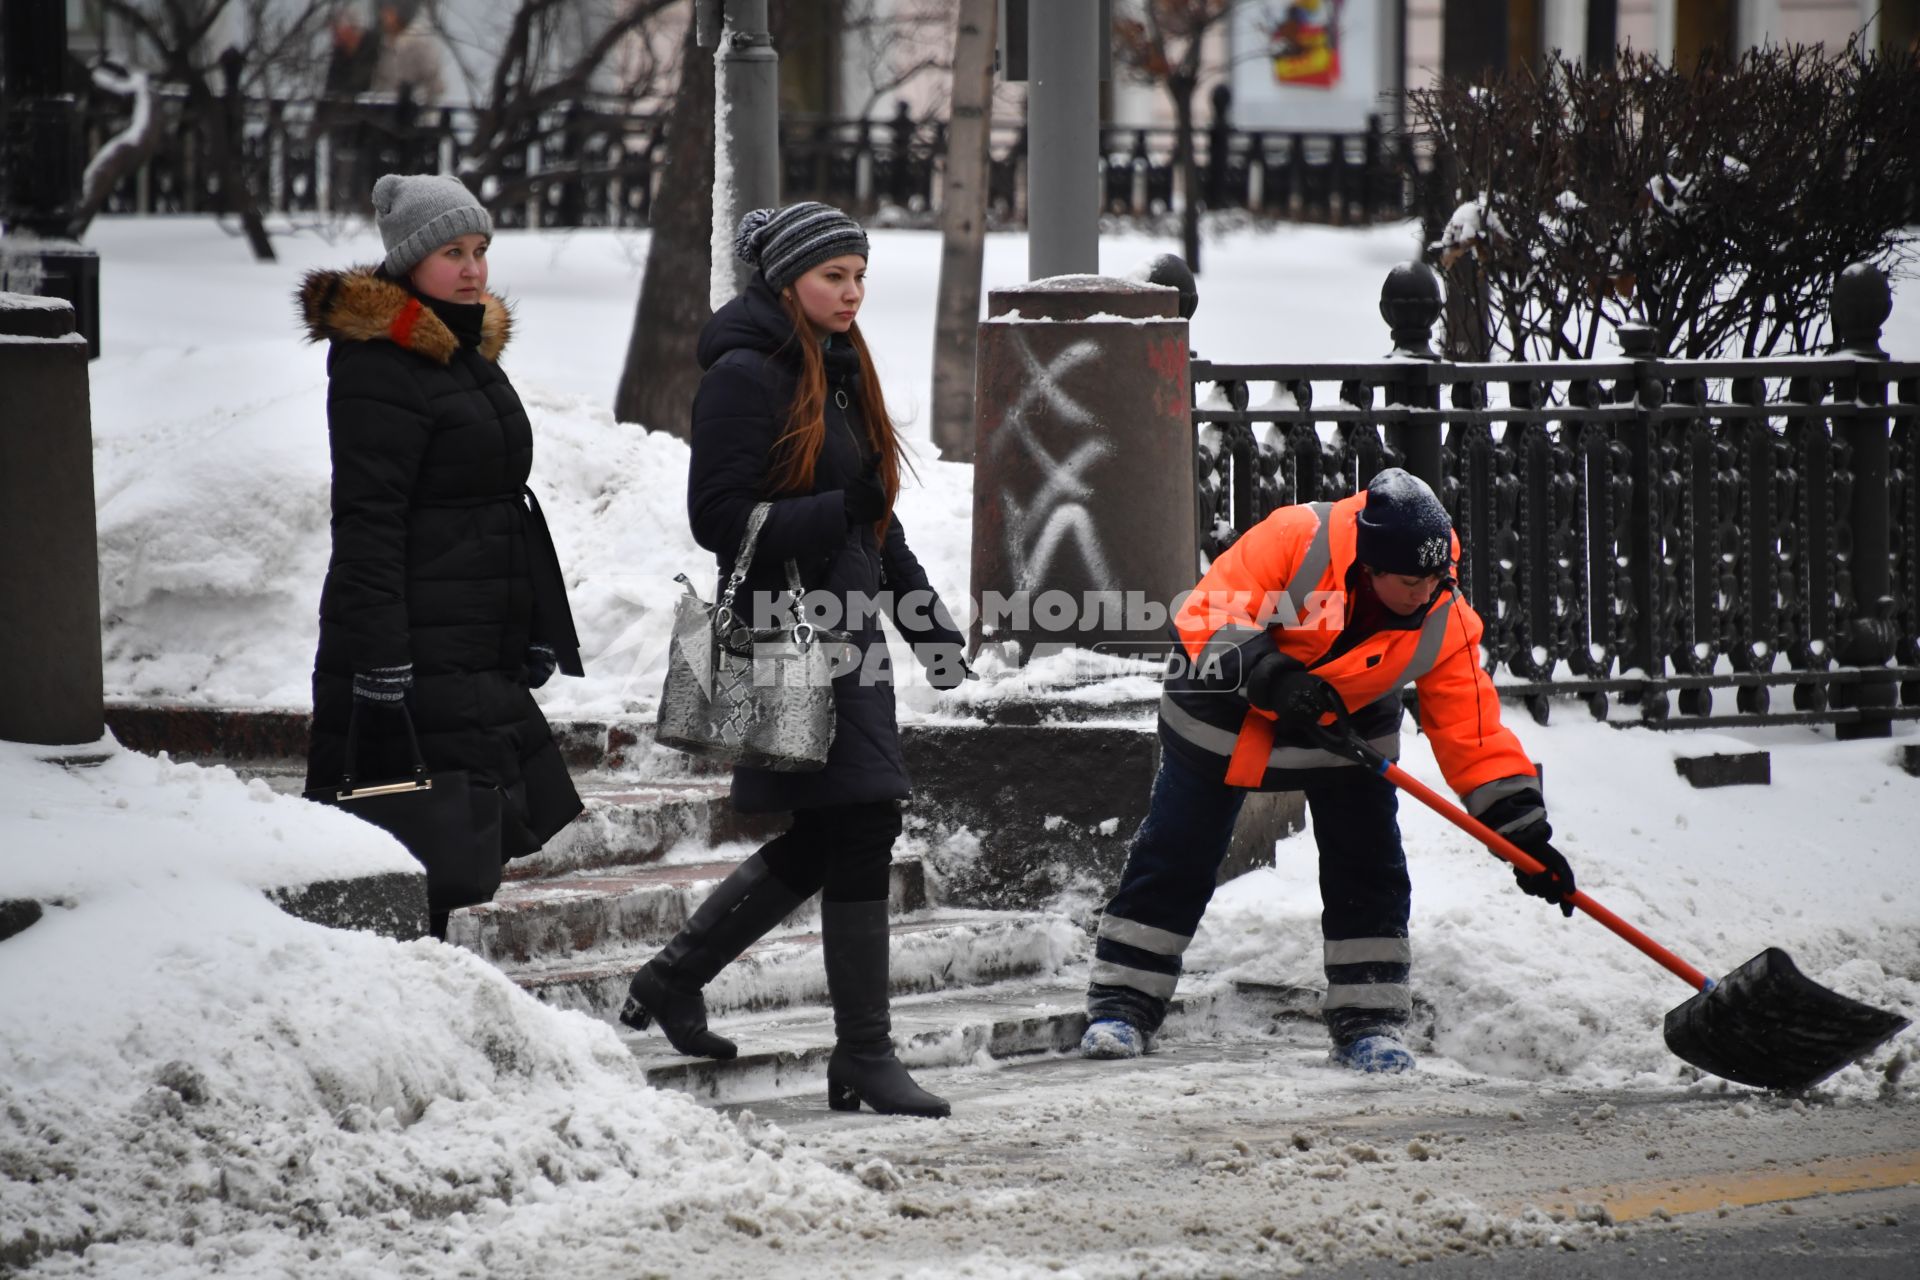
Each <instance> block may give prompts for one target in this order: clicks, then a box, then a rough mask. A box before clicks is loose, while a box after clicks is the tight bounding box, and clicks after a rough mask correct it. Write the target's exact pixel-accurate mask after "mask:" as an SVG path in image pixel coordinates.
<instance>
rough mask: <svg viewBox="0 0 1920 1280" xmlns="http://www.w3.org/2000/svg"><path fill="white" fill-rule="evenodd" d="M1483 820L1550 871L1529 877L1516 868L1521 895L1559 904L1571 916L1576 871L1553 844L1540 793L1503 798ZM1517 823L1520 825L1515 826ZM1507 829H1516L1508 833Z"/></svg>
mask: <svg viewBox="0 0 1920 1280" xmlns="http://www.w3.org/2000/svg"><path fill="white" fill-rule="evenodd" d="M1480 821H1482V822H1484V823H1486V824H1487V825H1488V826H1490V827H1492V828H1493V829H1494V830H1495V831H1498V832H1500V834H1501V835H1504V836H1505V837H1506V838H1507V839H1509V840H1511V841H1513V843H1514V844H1516V845H1518V846H1519V847H1520V850H1521V852H1523V853H1527V854H1530V855H1532V857H1533V859H1534V861H1536V862H1538V863H1539V864H1540V865H1541V866H1542V867H1544V868H1546V869H1545V870H1544V871H1535V872H1533V873H1531V874H1529V873H1528V872H1525V871H1522V870H1521V869H1520V868H1518V867H1515V868H1514V869H1513V880H1514V883H1515V884H1517V885H1519V886H1520V892H1522V893H1525V894H1528V895H1531V896H1532V897H1535V898H1544V899H1546V900H1547V901H1548V902H1551V903H1556V904H1558V905H1559V907H1560V914H1561V915H1565V916H1571V915H1572V914H1573V904H1572V903H1571V902H1569V901H1567V899H1568V898H1569V897H1570V896H1571V895H1572V894H1573V892H1574V890H1575V889H1576V888H1577V887H1578V886H1576V885H1575V884H1574V881H1573V868H1572V867H1570V866H1568V865H1567V859H1566V855H1565V854H1563V853H1561V852H1560V851H1559V850H1558V849H1556V848H1554V847H1553V845H1552V843H1551V841H1552V839H1553V824H1552V823H1550V822H1548V821H1547V811H1546V804H1545V801H1543V800H1542V799H1541V798H1540V793H1539V792H1538V791H1534V790H1531V789H1529V790H1526V791H1520V792H1516V793H1515V794H1513V795H1510V796H1501V797H1500V798H1499V799H1498V800H1496V801H1494V802H1493V803H1492V804H1490V805H1488V806H1487V810H1486V812H1485V813H1483V814H1481V815H1480ZM1516 822H1518V824H1519V825H1517V826H1514V824H1515V823H1516ZM1507 827H1512V828H1513V829H1512V830H1505V829H1504V828H1507Z"/></svg>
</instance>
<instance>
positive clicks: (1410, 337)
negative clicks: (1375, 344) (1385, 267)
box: [1380, 262, 1441, 360]
mask: <svg viewBox="0 0 1920 1280" xmlns="http://www.w3.org/2000/svg"><path fill="white" fill-rule="evenodd" d="M1440 308H1441V302H1440V277H1439V276H1438V275H1437V274H1436V273H1435V272H1434V270H1433V268H1432V267H1429V266H1428V265H1427V264H1426V263H1424V262H1403V263H1401V264H1400V265H1399V266H1397V267H1395V268H1394V269H1393V270H1391V271H1389V272H1387V280H1386V283H1385V284H1383V285H1381V286H1380V318H1381V319H1382V320H1385V321H1386V322H1387V327H1388V328H1389V329H1390V330H1392V332H1393V354H1394V355H1396V356H1400V357H1404V358H1406V359H1411V360H1438V359H1439V358H1440V356H1439V354H1438V353H1436V352H1435V351H1434V349H1433V326H1434V322H1435V321H1437V320H1439V319H1440Z"/></svg>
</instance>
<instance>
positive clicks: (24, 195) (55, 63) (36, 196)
mask: <svg viewBox="0 0 1920 1280" xmlns="http://www.w3.org/2000/svg"><path fill="white" fill-rule="evenodd" d="M66 73H67V6H65V5H64V4H49V3H46V0H0V81H4V85H5V88H4V92H5V94H6V99H7V101H6V110H5V121H6V125H5V129H4V131H0V288H3V289H11V290H13V291H14V292H18V293H36V294H40V295H42V296H45V297H50V298H65V299H66V300H67V301H68V302H70V303H72V304H73V310H74V319H75V323H76V325H77V327H78V330H79V332H80V333H81V334H82V335H84V336H85V338H86V340H87V356H88V358H89V359H91V358H94V357H97V356H98V355H99V354H100V259H99V256H98V255H97V254H95V253H94V252H93V251H92V250H91V249H86V248H83V247H81V246H80V245H79V244H76V243H75V242H74V241H73V240H71V239H70V238H69V237H68V234H67V232H68V229H69V228H70V227H71V226H72V216H73V209H74V206H75V205H76V204H77V203H78V202H79V196H80V176H81V173H82V157H81V147H80V118H79V106H78V104H77V103H76V102H75V101H74V98H73V95H72V94H71V93H69V92H67V85H66Z"/></svg>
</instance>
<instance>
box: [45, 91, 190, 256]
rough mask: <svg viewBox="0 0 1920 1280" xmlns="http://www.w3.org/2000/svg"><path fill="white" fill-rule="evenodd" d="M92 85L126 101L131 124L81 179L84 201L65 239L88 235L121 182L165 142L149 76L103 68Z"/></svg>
mask: <svg viewBox="0 0 1920 1280" xmlns="http://www.w3.org/2000/svg"><path fill="white" fill-rule="evenodd" d="M93 84H94V88H95V89H96V90H98V91H100V92H103V93H108V94H112V95H114V96H117V97H124V98H127V99H128V100H129V105H128V116H129V119H128V121H127V125H126V127H125V128H124V129H122V130H120V131H119V132H118V133H116V134H114V135H113V136H112V137H111V138H108V139H107V141H106V142H105V143H104V144H103V145H102V146H101V148H100V150H99V151H97V152H95V153H94V155H93V158H92V159H90V160H88V161H87V169H86V172H85V173H84V174H82V175H81V178H80V201H79V203H78V204H77V205H75V206H74V211H73V216H72V217H71V218H70V219H69V220H68V222H67V234H68V235H69V236H71V237H73V238H74V239H75V240H78V239H80V238H81V237H83V236H85V235H86V234H87V228H88V227H90V226H92V225H93V220H94V219H95V218H96V217H98V216H99V215H100V211H101V210H102V209H104V208H106V207H107V201H108V200H110V199H112V198H113V191H114V188H115V187H118V186H119V185H120V182H121V180H122V179H124V178H125V177H126V176H127V175H128V174H130V173H132V172H134V171H135V170H137V169H138V168H139V167H140V166H141V165H143V164H145V163H146V162H147V161H148V160H150V159H151V158H152V157H153V155H154V154H155V153H156V152H158V151H159V150H160V146H161V143H162V142H163V141H164V140H165V139H166V136H167V131H166V121H165V120H164V118H163V117H162V114H161V112H160V108H159V103H158V102H157V101H156V95H155V94H154V91H153V78H152V77H151V76H149V75H148V74H147V73H146V72H144V71H126V70H123V69H121V68H118V67H109V66H99V67H95V68H94V69H93Z"/></svg>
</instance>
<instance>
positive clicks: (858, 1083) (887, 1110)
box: [820, 898, 953, 1120]
mask: <svg viewBox="0 0 1920 1280" xmlns="http://www.w3.org/2000/svg"><path fill="white" fill-rule="evenodd" d="M820 933H821V946H822V949H823V950H824V951H825V953H826V961H827V993H828V995H829V996H830V997H831V998H832V1000H833V1036H834V1042H835V1043H834V1046H833V1056H832V1057H831V1058H830V1059H828V1060H827V1105H828V1106H830V1107H832V1108H833V1109H834V1110H835V1111H858V1110H859V1109H860V1104H861V1103H863V1102H864V1103H866V1104H867V1105H868V1106H869V1107H872V1108H873V1109H874V1110H875V1111H878V1112H879V1113H880V1114H881V1115H888V1116H927V1117H929V1118H932V1119H937V1120H943V1119H945V1118H946V1117H947V1116H949V1115H951V1114H952V1112H953V1108H952V1107H950V1106H948V1105H947V1101H946V1099H944V1098H937V1097H935V1096H934V1095H933V1094H931V1093H928V1092H927V1091H926V1090H925V1089H922V1088H921V1087H920V1086H919V1085H917V1084H915V1083H914V1082H913V1077H912V1076H910V1075H908V1074H907V1069H906V1067H905V1066H904V1065H902V1064H901V1062H900V1059H899V1058H898V1057H897V1056H895V1054H894V1051H893V1036H892V1032H893V1020H892V1018H891V1017H890V1016H889V1014H888V1011H887V1006H888V992H887V976H888V975H887V964H888V959H889V957H888V945H889V944H890V943H891V942H892V936H891V935H890V934H889V933H888V932H887V900H886V899H885V898H881V899H879V900H878V901H875V902H823V903H821V904H820Z"/></svg>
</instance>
